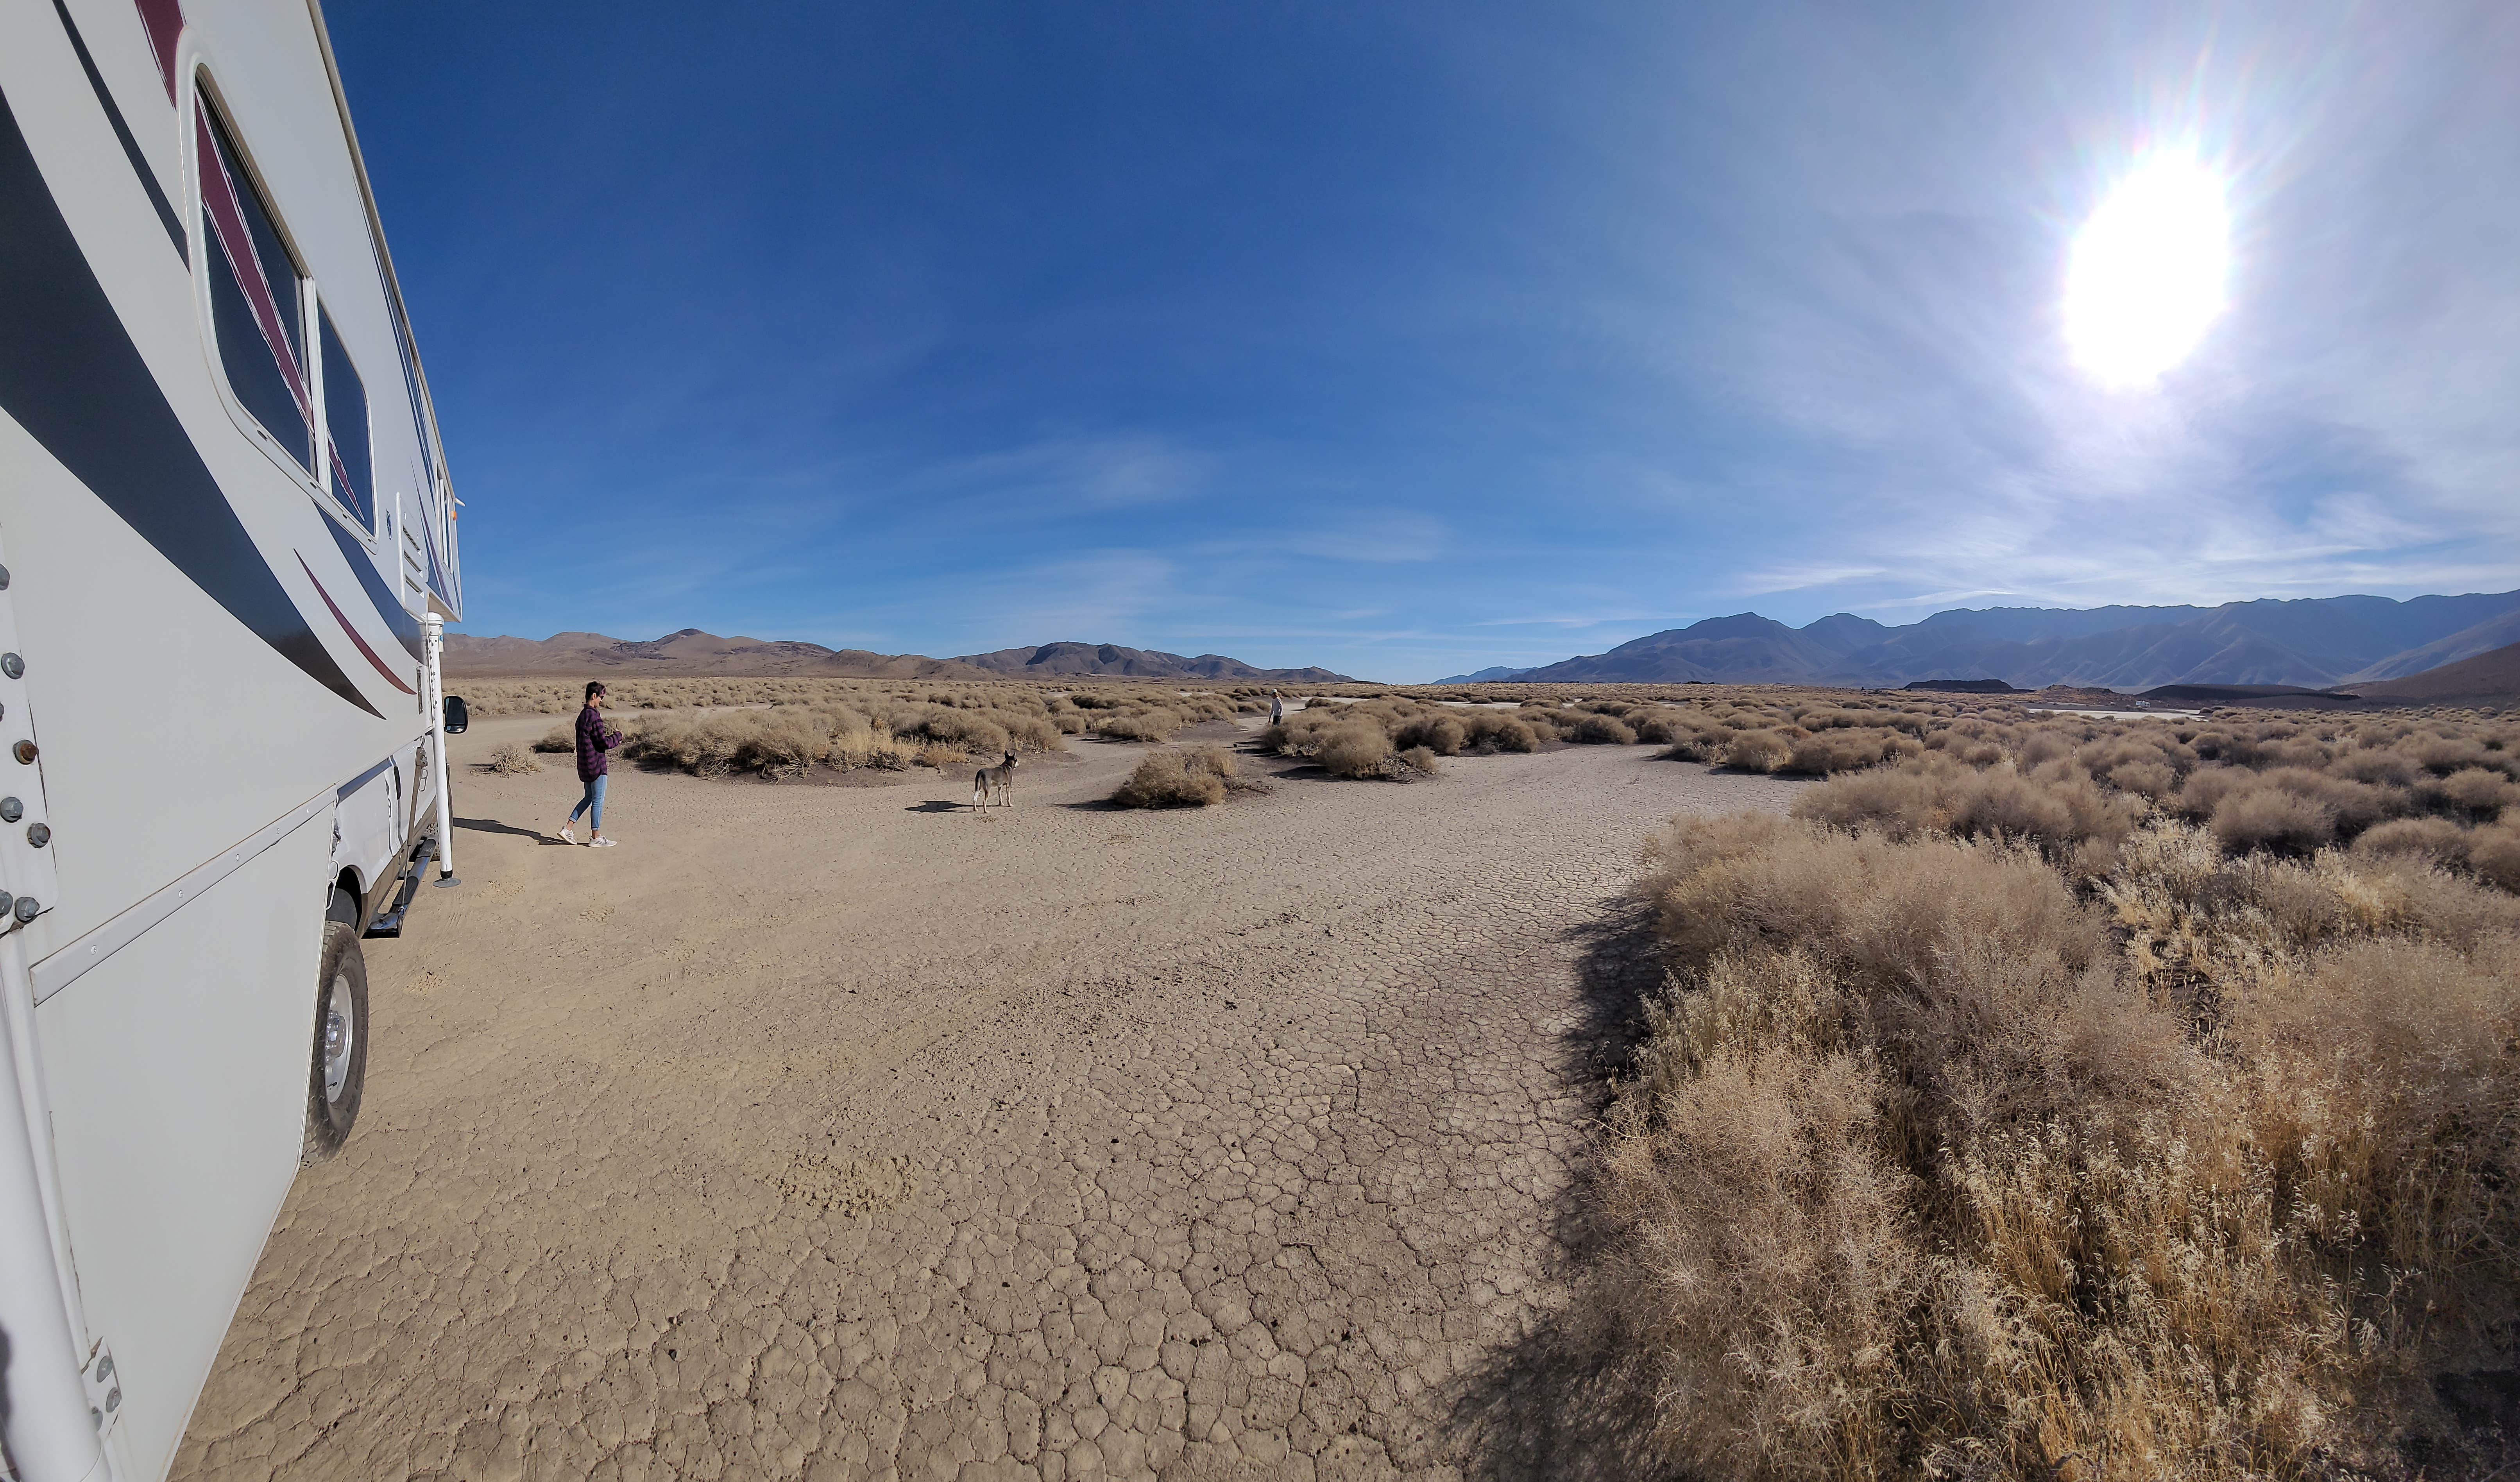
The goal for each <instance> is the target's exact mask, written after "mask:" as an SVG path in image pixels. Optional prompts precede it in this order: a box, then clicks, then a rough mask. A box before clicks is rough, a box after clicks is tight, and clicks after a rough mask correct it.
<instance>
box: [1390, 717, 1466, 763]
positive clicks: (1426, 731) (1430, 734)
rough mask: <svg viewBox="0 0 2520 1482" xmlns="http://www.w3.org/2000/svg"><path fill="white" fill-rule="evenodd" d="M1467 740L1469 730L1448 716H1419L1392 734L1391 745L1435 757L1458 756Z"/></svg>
mask: <svg viewBox="0 0 2520 1482" xmlns="http://www.w3.org/2000/svg"><path fill="white" fill-rule="evenodd" d="M1469 739H1470V733H1469V729H1468V728H1467V727H1465V726H1463V724H1462V723H1461V722H1460V721H1459V720H1457V719H1455V718H1454V717H1452V716H1450V715H1421V716H1419V717H1418V718H1417V719H1416V720H1413V721H1410V722H1408V723H1407V724H1405V725H1403V726H1402V727H1401V728H1400V729H1399V730H1398V731H1397V732H1394V733H1393V734H1392V738H1391V743H1392V744H1393V745H1395V746H1400V747H1403V748H1404V749H1421V750H1426V751H1432V752H1434V753H1435V754H1436V755H1437V756H1459V755H1461V754H1462V747H1463V746H1464V745H1467V744H1468V743H1469Z"/></svg>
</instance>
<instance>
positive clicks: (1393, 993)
mask: <svg viewBox="0 0 2520 1482" xmlns="http://www.w3.org/2000/svg"><path fill="white" fill-rule="evenodd" d="M551 725H552V718H551V717H549V716H520V717H513V718H507V719H502V720H485V721H482V722H480V723H477V724H476V725H475V726H474V727H473V729H472V732H471V734H470V735H468V736H466V737H464V738H461V739H460V740H459V741H458V742H457V746H458V749H457V753H456V755H457V759H458V760H459V761H477V760H479V759H480V758H482V757H484V756H486V755H487V753H488V751H489V749H490V747H491V746H492V745H494V744H496V743H497V742H499V741H508V740H518V739H524V740H530V739H531V738H532V737H534V736H539V735H540V734H542V733H543V732H544V731H546V730H548V729H549V728H550V727H551ZM1143 749H1144V748H1142V747H1139V746H1134V745H1102V744H1094V743H1085V744H1081V745H1079V746H1078V747H1077V748H1076V750H1075V751H1074V752H1073V753H1071V754H1070V755H1068V756H1064V757H1057V758H1051V759H1048V760H1046V761H1045V762H1041V763H1035V762H1030V761H1028V762H1027V763H1026V764H1025V766H1024V769H1023V771H1022V772H1021V773H1020V775H1019V777H1018V781H1017V784H1016V786H1015V790H1014V800H1015V806H1014V807H1012V809H1007V810H1001V811H998V812H995V813H993V814H992V815H990V816H987V817H979V816H974V815H972V814H971V813H970V812H968V811H967V809H966V808H965V807H964V806H962V804H963V803H964V801H965V800H967V798H968V797H969V785H968V783H967V782H964V781H957V780H952V779H939V778H937V777H936V776H935V775H934V774H932V773H929V774H918V775H914V776H913V777H912V778H910V779H909V780H907V781H905V782H904V783H903V785H901V786H892V787H805V786H771V785H763V784H755V783H746V782H703V781H699V780H696V779H692V778H686V777H679V776H669V775H658V774H650V773H642V772H639V771H636V770H635V769H624V771H623V773H622V774H620V775H616V776H615V777H614V779H613V782H612V792H611V798H610V804H609V808H608V815H607V821H606V822H607V827H608V829H609V831H612V832H614V833H615V834H616V835H617V836H618V837H619V838H620V839H621V840H622V843H621V846H620V847H619V848H616V849H612V850H609V851H596V850H589V849H582V848H581V849H570V848H565V847H562V846H560V845H558V844H557V843H555V842H552V841H550V838H549V835H550V831H551V829H552V827H553V826H554V825H556V824H557V823H558V822H559V820H560V819H561V818H562V816H563V815H564V813H565V811H566V808H567V806H568V804H569V802H570V801H572V800H573V798H574V796H575V792H576V785H575V782H574V779H573V778H572V777H571V776H570V774H569V772H568V770H567V766H566V762H565V759H556V760H559V761H560V765H559V766H557V767H554V768H553V769H552V770H550V771H547V772H545V773H542V774H539V775H535V776H528V777H520V778H502V777H495V776H487V775H481V774H478V773H476V772H475V771H474V770H473V769H472V767H470V766H467V767H465V768H464V769H463V773H464V775H462V776H461V777H460V778H459V789H458V793H457V802H456V806H455V812H456V814H457V815H458V817H459V819H460V820H462V823H461V825H460V827H459V831H458V832H457V835H456V848H457V856H456V863H457V865H458V867H459V870H460V873H461V875H462V877H463V880H464V884H463V886H462V887H461V888H460V889H456V890H449V891H434V890H430V891H424V892H423V898H422V899H421V901H420V903H419V905H418V907H417V908H416V909H415V910H414V912H413V914H412V920H411V925H410V928H409V934H408V935H407V936H405V937H404V938H403V939H402V940H400V941H374V942H370V943H368V944H367V953H368V963H369V970H370V973H371V978H372V983H373V988H372V993H373V1012H374V1018H375V1022H376V1029H375V1039H374V1042H373V1043H374V1049H373V1052H372V1057H371V1060H370V1063H369V1073H368V1086H367V1100H366V1109H365V1112H364V1114H363V1117H362V1120H361V1122H360V1125H359V1129H358V1132H357V1134H356V1136H355V1137H354V1138H353V1139H352V1141H351V1143H350V1145H349V1146H348V1147H347V1148H346V1149H345V1150H344V1152H343V1153H342V1155H341V1156H340V1157H339V1158H338V1159H337V1160H336V1161H335V1162H333V1163H331V1164H329V1165H326V1166H324V1167H322V1168H318V1169H314V1170H312V1171H310V1172H308V1173H306V1174H305V1175H303V1176H302V1177H300V1179H299V1180H298V1183H297V1187H296V1190H295V1191H294V1193H293V1195H292V1196H291V1198H290V1201H289V1204H288V1207H287V1209H286V1211H285V1212H284V1214H283V1215H282V1217H281V1221H280V1225H279V1227H278V1229H277V1230H276V1231H275V1233H274V1234H273V1235H272V1239H271V1243H270V1246H269V1248H268V1249H267V1250H266V1251H265V1253H264V1256H263V1259H262V1264H261V1268H260V1271H259V1272H258V1274H257V1275H256V1277H255V1280H254V1282H253V1285H252V1287H251V1289H250V1290H249V1291H248V1293H247V1294H246V1298H245V1301H244V1304H243V1306H242V1308H241V1309H240V1311H239V1313H238V1316H237V1320H236V1325H235V1326H234V1328H233V1329H232V1330H231V1331H230V1333H229V1336H228V1340H227V1344H226V1347H225V1348H224V1350H223V1351H222V1353H221V1356H220V1359H219V1364H218V1368H217V1370H216V1371H215V1372H214V1373H213V1375H212V1377H211V1379H210V1382H209V1386H208V1389H207V1390H206V1392H205V1393H204V1394H203V1398H202V1402H201V1406H200V1409H199V1410H198V1412H197V1413H196V1415H195V1416H194V1420H193V1427H192V1432H191V1435H190V1436H189V1438H188V1440H187V1442H186V1444H185V1447H184V1450H183V1452H182V1455H181V1457H180V1459H179V1460H178V1463H177V1465H176V1468H175V1471H176V1475H178V1476H182V1477H216V1478H247V1477H268V1476H286V1477H302V1478H337V1477H358V1478H396V1477H445V1478H465V1479H473V1482H479V1479H490V1478H503V1477H552V1478H576V1477H589V1476H591V1477H603V1478H610V1477H624V1478H632V1477H647V1478H664V1477H696V1478H708V1477H720V1476H723V1477H745V1478H749V1477H797V1476H805V1477H812V1478H826V1477H859V1476H877V1477H890V1476H895V1475H898V1476H902V1477H911V1476H917V1477H952V1476H962V1477H1035V1476H1038V1477H1043V1478H1053V1479H1057V1478H1064V1477H1076V1476H1093V1475H1099V1474H1103V1473H1108V1474H1111V1475H1115V1476H1124V1477H1125V1476H1148V1475H1154V1474H1158V1473H1160V1474H1161V1475H1164V1476H1167V1477H1225V1476H1257V1477H1280V1476H1283V1477H1297V1478H1301V1477H1311V1478H1322V1479H1328V1478H1363V1477H1381V1476H1391V1475H1456V1474H1481V1473H1489V1474H1494V1473H1512V1472H1527V1473H1531V1474H1542V1473H1545V1472H1547V1471H1548V1470H1549V1469H1550V1468H1549V1466H1548V1463H1547V1460H1546V1459H1547V1456H1548V1454H1549V1452H1550V1451H1551V1449H1552V1443H1551V1441H1550V1440H1549V1438H1548V1437H1547V1436H1546V1435H1543V1434H1540V1433H1538V1432H1537V1431H1535V1429H1534V1427H1535V1426H1536V1425H1537V1424H1538V1423H1539V1422H1538V1421H1537V1420H1535V1419H1533V1418H1532V1417H1531V1416H1532V1407H1531V1406H1530V1405H1529V1404H1528V1403H1524V1404H1522V1405H1520V1407H1519V1408H1517V1405H1516V1403H1514V1401H1513V1396H1514V1394H1515V1393H1517V1392H1519V1391H1518V1390H1517V1385H1518V1384H1519V1383H1520V1380H1518V1379H1517V1378H1516V1376H1515V1370H1514V1368H1513V1361H1512V1355H1513V1353H1514V1351H1515V1350H1516V1347H1517V1345H1527V1344H1528V1343H1529V1340H1530V1337H1531V1335H1532V1334H1533V1332H1534V1331H1535V1330H1536V1329H1537V1328H1538V1327H1539V1326H1540V1325H1542V1324H1543V1323H1545V1322H1546V1320H1547V1316H1548V1314H1549V1311H1550V1309H1551V1305H1552V1303H1553V1300H1554V1294H1555V1292H1556V1289H1557V1288H1556V1287H1555V1286H1554V1285H1553V1277H1552V1273H1553V1268H1554V1265H1555V1262H1556V1260H1557V1257H1558V1254H1559V1250H1558V1245H1557V1243H1556V1236H1555V1235H1553V1219H1554V1218H1555V1217H1556V1216H1557V1214H1558V1213H1559V1210H1558V1208H1557V1205H1558V1204H1559V1203H1560V1202H1561V1201H1560V1199H1559V1196H1560V1195H1561V1194H1562V1193H1563V1191H1564V1190H1565V1187H1566V1184H1567V1180H1568V1179H1569V1177H1570V1175H1571V1170H1572V1168H1573V1166H1574V1163H1575V1160H1576V1159H1577V1158H1578V1156H1579V1155H1580V1150H1581V1146H1582V1141H1583V1132H1582V1121H1583V1118H1584V1116H1585V1115H1586V1114H1587V1113H1588V1112H1589V1111H1590V1110H1591V1109H1592V1108H1593V1106H1594V1104H1595V1101H1594V1097H1595V1095H1596V1093H1597V1090H1598V1081H1599V1074H1600V1069H1601V1067H1600V1066H1599V1065H1598V1063H1596V1062H1595V1061H1593V1060H1592V1059H1591V1058H1590V1057H1591V1055H1593V1053H1594V1052H1593V1048H1592V1047H1593V1045H1594V1044H1595V1043H1596V1041H1595V1036H1594V1034H1593V1033H1592V1032H1591V1031H1590V1028H1589V1027H1588V1024H1587V1015H1588V1014H1589V1013H1593V1012H1596V1011H1598V1009H1597V1007H1596V1006H1598V1004H1600V1003H1603V1002H1607V1001H1609V1000H1610V999H1612V998H1616V997H1624V996H1626V995H1628V994H1630V993H1632V991H1633V988H1634V985H1635V982H1636V980H1637V978H1638V975H1639V974H1640V973H1641V972H1643V973H1648V974H1649V973H1650V971H1651V966H1650V963H1649V961H1648V960H1647V959H1646V957H1645V955H1644V954H1643V949H1642V946H1641V943H1640V940H1639V939H1638V938H1637V937H1636V936H1635V935H1634V934H1633V933H1627V932H1622V931H1619V930H1617V929H1614V926H1613V925H1612V924H1611V923H1614V922H1616V921H1618V920H1619V919H1620V916H1621V913H1620V912H1619V911H1618V910H1617V909H1616V902H1617V898H1618V896H1619V893H1620V892H1621V890H1622V888H1623V887H1624V885H1625V884H1626V882H1627V881H1628V879H1629V878H1630V876H1631V875H1632V873H1633V869H1634V853H1635V848H1636V845H1637V844H1638V842H1639V841H1640V840H1642V839H1643V836H1644V835H1645V834H1646V832H1647V831H1649V830H1651V829H1652V828H1653V827H1654V826H1656V825H1657V824H1659V823H1660V822H1661V821H1662V820H1664V819H1666V818H1669V817H1670V816H1671V815H1673V814H1674V813H1678V812H1685V811H1709V812H1715V811H1730V810H1733V809H1737V808H1741V807H1750V806H1780V805H1782V804H1783V803H1784V802H1785V801H1786V800H1787V799H1788V798H1789V797H1790V796H1791V793H1792V789H1793V787H1794V786H1795V785H1794V784H1790V783H1785V782H1781V781H1774V780H1769V779H1763V778H1753V777H1733V776H1725V775H1718V774H1711V773H1709V772H1707V771H1706V770H1704V769H1702V768H1699V767H1695V766H1690V765H1686V764H1680V763H1673V762H1661V761H1655V760H1652V759H1651V758H1652V751H1651V748H1648V747H1643V746H1637V747H1625V748H1620V747H1579V748H1574V749H1570V750H1564V751H1559V752H1555V753H1553V754H1549V755H1531V756H1495V757H1478V758H1463V759H1462V760H1460V761H1457V762H1450V763H1447V775H1446V776H1445V777H1444V778H1442V779H1441V780H1438V781H1435V782H1431V783H1422V784H1413V785H1409V786H1397V785H1392V784H1382V783H1340V782H1333V781H1330V780H1328V779H1327V778H1324V777H1322V776H1320V775H1319V774H1318V773H1312V774H1301V773H1299V774H1295V775H1292V776H1289V777H1287V778H1285V779H1283V781H1281V782H1280V783H1279V785H1278V790H1277V791H1276V793H1274V794H1273V795H1269V796H1261V797H1243V796H1238V797H1237V798H1236V799H1235V800H1234V801H1233V802H1232V803H1230V804H1229V805H1227V806H1225V807H1223V808H1220V809H1211V810H1205V811H1198V812H1177V813H1130V812H1123V811H1117V810H1111V809H1108V808H1106V807H1104V806H1102V804H1100V803H1099V802H1098V801H1097V800H1098V799H1100V798H1102V797H1103V796H1104V795H1105V794H1107V793H1108V792H1109V791H1110V789H1111V788H1112V787H1113V786H1115V785H1116V784H1117V782H1118V781H1119V779H1120V778H1121V777H1122V776H1123V775H1124V774H1125V773H1126V771H1127V770H1128V768H1129V767H1131V766H1132V765H1134V764H1135V761H1136V758H1137V756H1138V755H1139V754H1140V753H1141V752H1142V750H1143ZM1605 985H1608V986H1607V987H1605ZM1610 988H1615V989H1616V990H1617V991H1616V992H1615V993H1613V992H1611V991H1609V989H1610ZM1500 1417H1504V1418H1502V1419H1500ZM1517 1417H1519V1418H1517Z"/></svg>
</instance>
